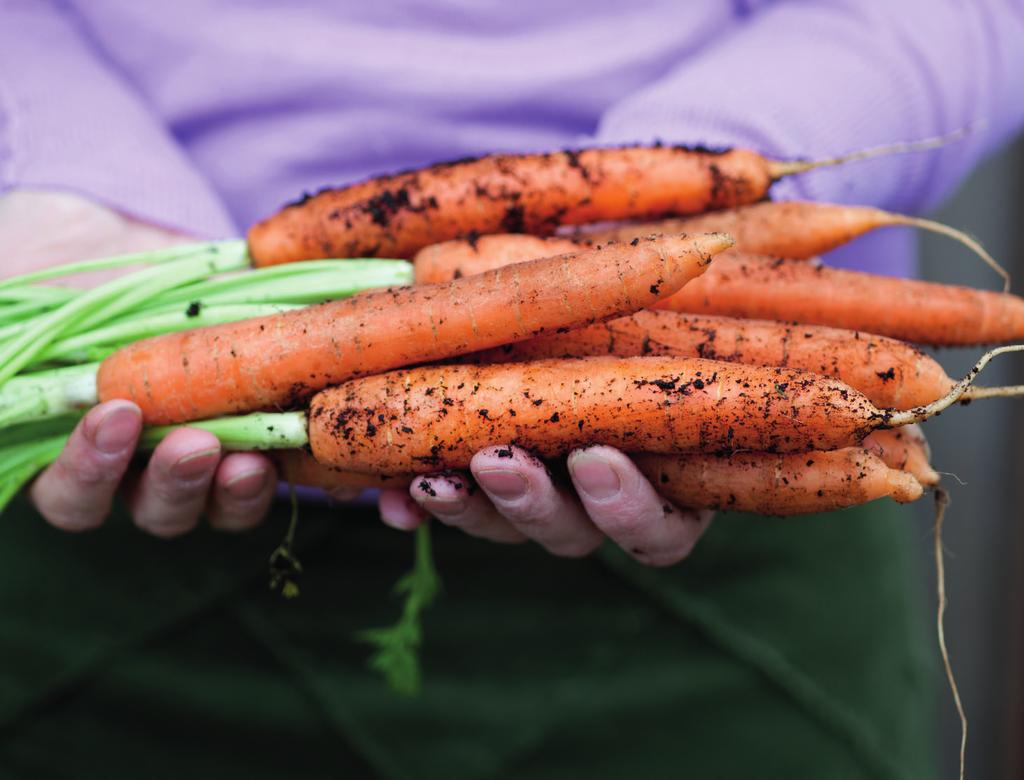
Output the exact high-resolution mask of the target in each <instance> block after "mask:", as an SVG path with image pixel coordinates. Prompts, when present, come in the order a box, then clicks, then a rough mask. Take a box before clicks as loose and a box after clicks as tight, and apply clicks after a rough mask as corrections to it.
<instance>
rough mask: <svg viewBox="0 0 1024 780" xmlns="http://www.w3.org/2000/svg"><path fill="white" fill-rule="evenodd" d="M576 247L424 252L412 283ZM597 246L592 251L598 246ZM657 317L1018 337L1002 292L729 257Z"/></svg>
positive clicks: (1013, 302)
mask: <svg viewBox="0 0 1024 780" xmlns="http://www.w3.org/2000/svg"><path fill="white" fill-rule="evenodd" d="M574 246H577V247H578V246H579V244H578V243H577V242H574V241H573V240H572V239H568V238H558V237H556V238H538V237H536V236H515V235H496V236H483V237H481V238H480V239H479V240H477V241H475V242H467V241H448V242H444V243H442V244H438V245H436V246H431V247H427V248H425V249H423V250H422V251H421V252H420V253H419V254H418V255H417V256H416V259H415V261H414V263H413V268H414V273H415V277H416V282H417V283H418V284H429V283H437V282H439V281H442V280H444V279H451V278H453V277H454V276H468V275H471V274H474V273H480V272H482V271H485V270H490V269H492V268H497V267H500V266H502V265H508V264H510V263H517V262H522V261H523V260H526V259H529V258H533V257H537V256H538V255H542V254H545V253H550V252H568V251H571V247H574ZM598 246H600V244H598ZM657 306H658V307H659V308H665V309H671V310H673V311H680V312H689V313H693V314H717V315H725V316H730V317H744V318H750V319H765V320H776V321H779V322H799V323H803V324H817V325H826V326H831V327H837V328H847V329H850V330H859V331H866V332H868V333H875V334H879V335H883V336H890V337H892V338H897V339H902V340H904V341H912V342H915V343H918V344H931V345H935V346H971V345H975V344H990V343H999V342H1006V341H1015V340H1018V339H1021V338H1024V299H1021V298H1020V297H1018V296H1015V295H1011V294H1009V293H995V292H988V291H985V290H974V289H972V288H968V287H961V286H957V285H944V284H937V283H935V282H922V281H918V280H916V279H898V278H895V277H890V276H879V275H877V274H868V273H862V272H859V271H844V270H840V269H836V268H829V267H828V266H825V265H822V264H821V263H820V262H817V261H805V260H789V259H781V258H775V257H767V256H765V255H753V254H745V253H740V252H737V251H735V250H733V251H730V252H728V253H727V254H725V255H723V256H722V257H720V258H719V259H718V262H716V263H715V267H714V268H712V269H710V270H709V272H708V273H707V274H705V275H704V276H703V277H702V278H701V279H698V280H695V281H694V283H693V284H691V285H688V286H687V287H686V288H685V289H684V290H682V291H680V293H678V294H676V295H675V296H672V297H671V298H669V299H666V300H663V301H661V302H660V303H658V304H657Z"/></svg>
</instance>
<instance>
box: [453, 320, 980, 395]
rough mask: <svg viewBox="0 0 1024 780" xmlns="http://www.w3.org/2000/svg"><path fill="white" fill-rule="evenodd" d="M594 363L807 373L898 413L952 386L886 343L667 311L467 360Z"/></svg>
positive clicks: (924, 358)
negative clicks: (704, 364) (682, 362)
mask: <svg viewBox="0 0 1024 780" xmlns="http://www.w3.org/2000/svg"><path fill="white" fill-rule="evenodd" d="M595 355H617V356H619V357H635V356H641V355H663V356H675V357H702V358H709V359H712V360H724V361H726V362H729V363H745V364H747V365H753V366H784V367H789V368H802V369H805V370H807V371H813V372H814V373H816V374H822V375H823V376H832V377H835V378H837V379H840V380H842V381H843V382H845V383H846V384H848V385H850V386H851V387H853V388H855V389H857V390H859V391H860V392H862V393H864V395H866V396H867V397H868V398H869V399H870V400H871V402H872V403H873V404H875V405H876V406H879V407H893V408H896V409H907V408H910V407H912V406H920V405H922V404H926V403H929V402H930V401H934V400H935V399H937V398H939V397H941V396H943V395H945V394H946V393H947V392H949V389H950V388H951V387H952V386H953V380H952V379H951V378H950V377H949V376H947V375H946V372H945V371H944V370H943V369H942V366H940V365H939V364H938V363H937V362H936V361H935V360H934V359H932V358H931V357H929V356H928V355H926V354H925V353H923V352H921V350H919V349H917V348H916V347H914V346H912V345H910V344H906V343H904V342H902V341H897V340H895V339H890V338H886V337H884V336H873V335H870V334H866V333H858V332H856V331H851V330H843V329H840V328H827V327H823V326H820V325H794V324H791V323H782V322H773V321H769V320H744V319H735V318H732V317H713V316H707V317H704V316H700V315H689V314H680V313H678V312H673V311H663V310H653V311H639V312H636V313H635V314H632V315H629V316H628V317H619V318H617V319H614V320H608V321H607V322H602V323H597V324H594V325H589V326H587V327H584V328H579V329H576V330H572V331H569V332H568V333H550V334H544V335H542V336H538V337H536V338H533V339H529V340H527V341H521V342H518V343H516V344H506V345H503V346H501V347H495V348H493V349H489V350H486V351H484V352H481V353H478V354H475V355H470V356H467V361H470V360H471V361H477V362H481V363H509V362H520V361H525V360H541V359H544V358H560V357H590V356H595ZM974 389H975V388H972V391H973V390H974ZM986 390H989V389H988V388H986ZM979 391H980V388H979Z"/></svg>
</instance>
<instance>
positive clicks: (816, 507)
mask: <svg viewBox="0 0 1024 780" xmlns="http://www.w3.org/2000/svg"><path fill="white" fill-rule="evenodd" d="M634 460H635V461H636V463H637V465H638V466H639V467H640V470H641V471H642V472H643V473H644V475H645V476H647V478H648V479H650V480H651V481H652V482H653V483H654V485H655V486H656V487H657V489H658V491H659V492H660V493H661V494H662V495H663V496H665V497H666V498H669V499H671V500H673V501H675V502H676V503H678V504H679V505H680V506H685V507H688V508H690V509H729V510H735V511H742V512H757V513H759V514H763V515H777V516H782V515H794V514H802V513H807V512H825V511H830V510H833V509H840V508H844V507H850V506H857V505H859V504H863V503H867V502H868V501H873V500H875V499H878V498H883V497H886V496H889V497H891V498H893V499H894V500H896V501H900V502H909V501H916V500H917V499H918V498H920V497H921V493H922V488H921V485H920V483H919V482H918V481H917V480H916V479H915V478H914V476H913V475H912V474H909V473H905V472H904V471H901V470H899V469H898V468H895V467H890V466H887V465H886V463H885V462H883V460H882V459H880V458H879V457H878V456H876V455H874V454H872V453H871V452H868V451H867V450H865V449H861V448H857V447H849V448H845V449H841V450H833V451H831V452H810V453H799V454H786V455H778V454H776V455H772V454H767V453H763V452H748V453H736V454H732V455H715V454H709V453H699V454H693V455H648V454H640V455H635V456H634ZM277 463H278V467H279V468H280V470H281V473H282V474H284V475H287V478H288V479H289V480H290V481H292V482H293V483H294V484H297V485H307V486H310V487H319V488H324V489H327V490H330V489H333V488H350V489H351V488H356V489H358V488H366V487H405V486H406V485H407V484H408V483H409V482H410V481H412V480H413V479H414V478H415V477H414V475H412V474H404V475H396V476H383V475H379V474H361V473H359V472H354V471H340V470H338V469H334V468H331V467H330V466H325V465H323V464H322V463H319V462H318V461H316V460H315V459H314V458H313V457H312V456H311V455H308V454H307V453H306V452H304V451H302V450H282V451H281V452H279V453H278V454H277Z"/></svg>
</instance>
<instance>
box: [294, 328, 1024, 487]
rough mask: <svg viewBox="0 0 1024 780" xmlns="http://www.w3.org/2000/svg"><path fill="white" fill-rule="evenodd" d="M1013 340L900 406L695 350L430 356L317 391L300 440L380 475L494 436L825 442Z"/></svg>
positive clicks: (704, 448)
mask: <svg viewBox="0 0 1024 780" xmlns="http://www.w3.org/2000/svg"><path fill="white" fill-rule="evenodd" d="M1021 350H1024V346H1011V347H1001V348H999V349H996V350H993V351H992V352H989V353H987V354H986V355H985V356H983V357H982V359H981V360H980V361H979V362H978V364H977V365H976V366H975V368H974V369H972V371H971V372H970V374H968V376H967V377H965V378H964V379H962V380H960V381H959V382H958V383H957V384H956V385H955V386H954V387H953V389H952V390H951V391H950V392H949V393H947V394H946V395H945V396H943V397H942V398H941V399H938V400H937V401H934V402H932V403H930V404H927V405H922V406H918V407H914V408H913V409H909V410H905V411H898V410H892V409H884V410H883V409H879V408H877V407H876V406H874V405H873V404H872V403H871V402H870V401H869V400H868V399H867V398H865V397H864V396H863V395H862V394H860V393H858V392H857V391H856V390H854V389H852V388H850V387H849V386H847V385H845V384H843V383H841V382H839V381H837V380H834V379H829V378H827V377H821V376H818V375H816V374H811V373H810V372H806V371H801V370H798V369H786V368H766V367H759V366H745V365H741V364H735V363H722V362H720V361H712V360H703V359H700V358H661V357H639V358H609V357H592V358H580V359H576V360H540V361H535V362H529V363H509V364H504V365H490V366H480V365H454V366H453V365H447V366H425V367H421V368H415V369H407V370H402V371H394V372H390V373H388V374H382V375H377V376H372V377H365V378H362V379H358V380H353V381H350V382H346V383H344V384H342V385H339V386H338V387H333V388H330V389H328V390H325V391H323V392H321V393H319V394H318V395H317V396H315V397H314V398H313V400H312V402H311V404H310V409H309V443H310V446H311V447H312V452H313V455H314V457H316V458H317V460H320V461H321V462H323V463H327V464H329V465H332V466H334V467H336V468H340V469H343V470H352V471H363V472H378V473H385V474H387V473H407V472H422V471H424V470H436V469H445V468H465V467H466V466H468V464H469V460H470V458H471V457H472V455H473V453H474V452H476V451H478V450H479V449H481V448H482V447H485V446H488V445H491V444H496V443H503V442H513V443H516V444H518V445H520V446H523V447H525V448H526V449H529V450H531V451H533V452H535V453H537V454H538V455H540V456H542V457H549V456H556V455H563V454H565V453H566V452H568V451H569V450H571V449H572V448H574V447H577V446H581V445H584V444H591V443H600V444H607V445H610V446H614V447H618V448H619V449H622V450H625V451H628V452H650V453H661V454H669V453H681V452H693V451H699V452H733V451H738V450H753V451H759V452H805V451H808V450H814V449H818V450H832V449H839V448H842V447H849V446H857V445H859V444H860V442H861V441H862V440H863V439H864V437H865V436H867V435H868V434H869V433H871V432H872V431H874V430H878V429H882V428H896V427H901V426H903V425H909V424H911V423H917V422H921V421H923V420H925V419H927V418H928V417H930V416H932V415H934V414H937V413H939V412H941V411H943V410H944V409H946V408H948V407H949V406H950V405H952V404H953V403H955V402H956V401H957V399H959V398H960V396H961V395H962V394H963V392H964V390H965V389H966V388H967V387H969V386H970V384H971V382H973V381H974V378H975V376H976V375H977V373H978V372H979V371H980V370H981V369H982V368H983V367H984V366H985V365H986V364H987V363H988V362H989V361H990V360H991V359H992V358H993V357H995V356H996V355H1000V354H1003V353H1005V352H1016V351H1021Z"/></svg>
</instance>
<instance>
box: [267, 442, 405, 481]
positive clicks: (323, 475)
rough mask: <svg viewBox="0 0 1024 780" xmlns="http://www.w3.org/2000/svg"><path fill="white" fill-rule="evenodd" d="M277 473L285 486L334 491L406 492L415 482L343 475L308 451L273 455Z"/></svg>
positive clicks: (352, 473)
mask: <svg viewBox="0 0 1024 780" xmlns="http://www.w3.org/2000/svg"><path fill="white" fill-rule="evenodd" d="M272 457H273V460H274V463H275V465H276V466H277V473H278V475H279V476H280V477H281V479H282V480H284V481H285V482H290V483H291V484H293V485H305V486H307V487H318V488H324V489H325V490H330V489H332V488H346V489H352V490H363V489H365V488H384V487H397V488H405V487H407V486H408V485H409V482H410V480H412V478H413V475H412V474H364V473H361V472H358V471H342V470H341V469H336V468H333V467H331V466H328V465H326V464H323V463H320V461H318V460H317V459H316V458H314V457H313V456H312V455H310V454H309V453H307V452H306V451H305V450H277V451H275V452H273V453H272Z"/></svg>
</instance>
